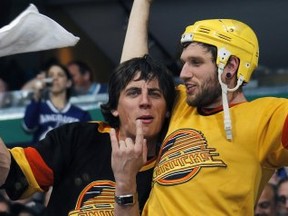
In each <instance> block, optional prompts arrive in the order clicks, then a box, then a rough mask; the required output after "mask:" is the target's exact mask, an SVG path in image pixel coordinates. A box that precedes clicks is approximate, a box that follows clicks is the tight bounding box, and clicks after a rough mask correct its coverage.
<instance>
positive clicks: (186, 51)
mask: <svg viewBox="0 0 288 216" xmlns="http://www.w3.org/2000/svg"><path fill="white" fill-rule="evenodd" d="M188 55H189V56H190V55H193V56H198V55H199V56H201V55H207V56H212V53H210V52H209V51H208V49H207V48H206V47H204V46H202V45H201V44H199V43H190V44H188V45H187V46H185V47H184V48H183V50H182V53H181V57H185V56H188Z"/></svg>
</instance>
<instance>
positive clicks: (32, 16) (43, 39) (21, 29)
mask: <svg viewBox="0 0 288 216" xmlns="http://www.w3.org/2000/svg"><path fill="white" fill-rule="evenodd" d="M79 39H80V38H79V37H75V36H74V35H73V34H71V33H70V32H68V31H66V30H65V29H64V28H63V27H62V26H60V25H59V24H58V23H57V22H55V21H54V20H52V19H51V18H49V17H47V16H45V15H43V14H40V13H39V11H38V9H37V8H36V6H35V5H33V4H30V5H29V7H28V8H27V9H26V10H25V11H23V12H22V13H21V14H20V15H18V16H17V17H16V18H15V19H14V20H13V21H12V22H11V23H10V24H8V25H6V26H4V27H2V28H1V29H0V57H2V56H9V55H13V54H19V53H26V52H35V51H42V50H49V49H55V48H62V47H68V46H74V45H75V44H76V43H77V42H78V41H79Z"/></svg>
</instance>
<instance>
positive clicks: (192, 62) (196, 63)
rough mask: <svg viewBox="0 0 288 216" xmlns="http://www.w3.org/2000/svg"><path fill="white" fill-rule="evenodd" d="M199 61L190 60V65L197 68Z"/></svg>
mask: <svg viewBox="0 0 288 216" xmlns="http://www.w3.org/2000/svg"><path fill="white" fill-rule="evenodd" d="M201 63H202V62H201V61H199V60H198V59H191V61H190V64H192V65H194V66H199V65H201Z"/></svg>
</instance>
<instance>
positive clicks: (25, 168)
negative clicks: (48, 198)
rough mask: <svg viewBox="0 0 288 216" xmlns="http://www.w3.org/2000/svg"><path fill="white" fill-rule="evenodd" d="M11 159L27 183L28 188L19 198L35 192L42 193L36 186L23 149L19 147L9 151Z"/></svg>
mask: <svg viewBox="0 0 288 216" xmlns="http://www.w3.org/2000/svg"><path fill="white" fill-rule="evenodd" d="M10 152H11V154H12V156H13V158H14V159H15V161H16V163H17V164H18V165H19V167H20V169H21V170H22V172H23V173H24V175H25V177H26V180H27V182H28V185H29V186H28V188H27V190H26V191H25V192H24V193H23V194H22V196H21V197H29V196H31V195H32V194H33V193H35V192H36V191H41V192H42V191H43V190H42V189H41V188H40V186H39V185H38V183H37V181H36V179H35V177H34V175H33V172H32V169H31V167H30V165H29V163H28V161H27V158H26V156H25V153H24V149H23V148H21V147H15V148H13V149H11V150H10Z"/></svg>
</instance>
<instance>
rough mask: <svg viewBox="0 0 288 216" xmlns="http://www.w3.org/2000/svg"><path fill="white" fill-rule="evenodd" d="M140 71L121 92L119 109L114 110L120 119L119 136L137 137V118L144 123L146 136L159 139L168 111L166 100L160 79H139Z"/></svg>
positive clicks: (122, 137) (123, 137) (114, 113)
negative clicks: (159, 82)
mask: <svg viewBox="0 0 288 216" xmlns="http://www.w3.org/2000/svg"><path fill="white" fill-rule="evenodd" d="M138 77H139V73H137V74H136V76H135V77H134V78H133V79H132V81H131V82H129V83H128V85H127V86H126V87H125V88H124V89H123V90H122V91H121V92H120V97H119V101H118V106H117V109H116V110H114V111H113V112H112V114H113V115H114V116H115V117H119V119H120V127H119V137H120V139H125V138H126V137H131V138H135V134H136V130H135V129H136V120H137V119H140V120H141V121H142V125H143V133H144V137H145V138H147V139H150V140H151V139H157V136H158V133H159V132H160V130H161V127H162V125H163V122H164V120H165V115H166V111H167V106H166V101H165V99H164V96H163V93H162V91H161V90H160V88H159V84H158V81H157V80H156V79H152V80H150V81H145V80H138V79H137V78H138Z"/></svg>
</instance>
